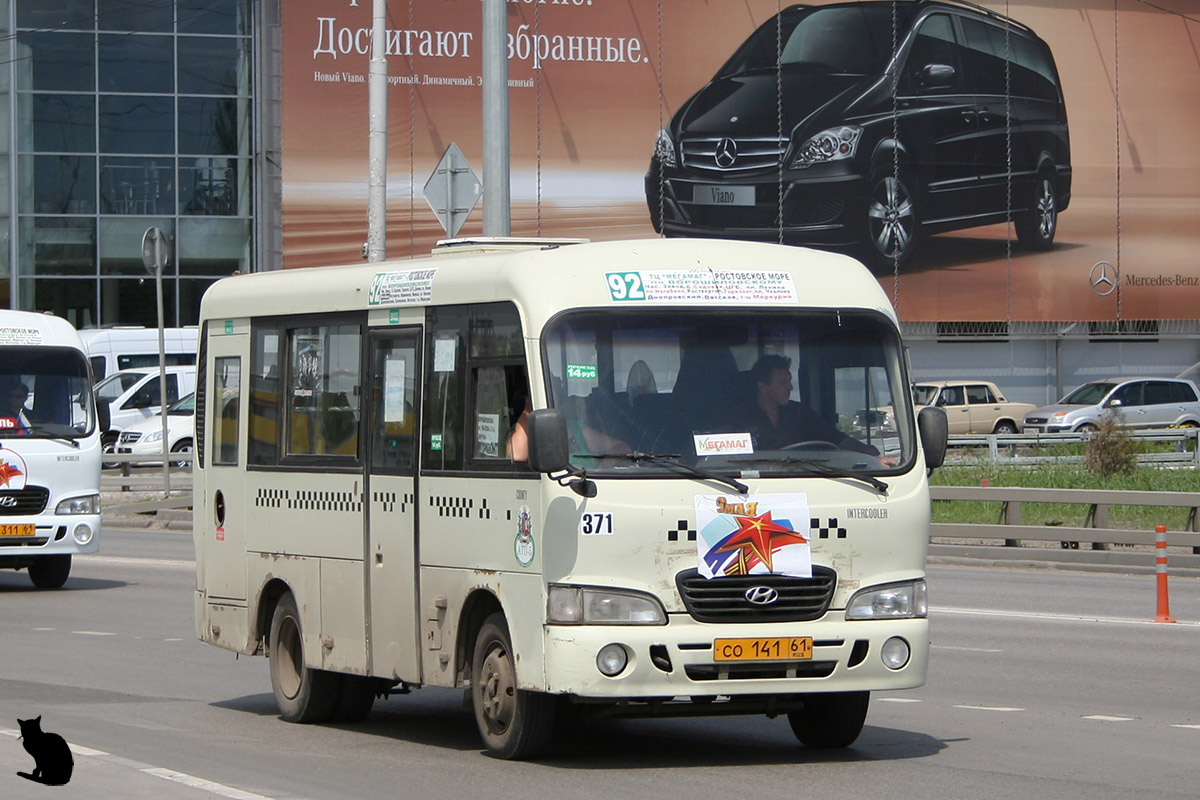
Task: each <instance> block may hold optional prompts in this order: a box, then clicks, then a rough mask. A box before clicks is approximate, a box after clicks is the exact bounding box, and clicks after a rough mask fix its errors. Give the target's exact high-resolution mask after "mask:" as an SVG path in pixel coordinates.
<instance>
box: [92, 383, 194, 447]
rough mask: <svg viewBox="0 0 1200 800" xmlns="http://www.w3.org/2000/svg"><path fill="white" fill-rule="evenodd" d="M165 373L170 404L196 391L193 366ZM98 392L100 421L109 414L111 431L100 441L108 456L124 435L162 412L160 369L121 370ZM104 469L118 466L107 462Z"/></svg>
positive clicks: (100, 385)
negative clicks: (127, 430)
mask: <svg viewBox="0 0 1200 800" xmlns="http://www.w3.org/2000/svg"><path fill="white" fill-rule="evenodd" d="M166 371H167V397H166V400H167V403H168V404H170V403H173V402H175V401H176V400H178V399H179V398H180V397H182V396H184V395H186V394H189V393H191V392H194V391H195V390H196V368H195V367H194V366H188V367H167V368H166ZM95 392H96V405H97V407H98V411H99V412H100V418H101V419H102V420H103V419H105V414H107V419H108V427H107V429H106V430H105V431H104V433H103V435H102V437H101V441H102V442H103V447H104V452H106V453H113V452H116V445H117V438H118V437H119V436H120V434H121V431H123V430H125V429H126V428H128V427H129V426H130V425H135V424H137V423H139V422H142V421H144V420H146V419H149V418H150V417H152V416H154V415H155V414H160V413H162V410H163V406H162V404H161V400H160V391H159V376H158V367H139V368H137V369H123V370H119V371H117V372H114V373H113V374H111V375H109V376H108V377H107V378H105V379H104V380H102V381H100V382H99V383H97V384H96V386H95ZM105 408H106V409H107V410H104V409H105ZM104 466H105V467H112V466H116V462H105V463H104Z"/></svg>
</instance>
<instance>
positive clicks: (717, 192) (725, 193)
mask: <svg viewBox="0 0 1200 800" xmlns="http://www.w3.org/2000/svg"><path fill="white" fill-rule="evenodd" d="M692 202H693V203H695V204H696V205H698V206H752V205H754V187H753V186H724V185H721V186H714V185H712V184H709V183H698V184H696V185H695V186H694V187H692Z"/></svg>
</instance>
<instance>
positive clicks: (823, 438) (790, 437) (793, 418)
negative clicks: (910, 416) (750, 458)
mask: <svg viewBox="0 0 1200 800" xmlns="http://www.w3.org/2000/svg"><path fill="white" fill-rule="evenodd" d="M750 377H751V379H752V380H753V382H754V388H755V394H754V398H753V400H751V401H749V402H743V403H740V404H738V405H737V406H735V409H734V412H733V413H734V415H736V419H737V420H738V421H737V422H736V423H735V424H736V425H739V426H743V427H744V428H745V429H746V430H747V431H748V432H749V433H750V434H751V435H753V436H754V442H755V448H756V449H758V450H778V449H780V448H782V447H786V446H788V445H792V444H799V443H800V442H813V441H818V442H830V443H831V444H834V445H836V446H837V447H840V448H841V449H843V450H854V451H856V452H859V453H866V454H867V455H872V456H878V455H879V451H878V450H877V449H875V448H874V447H872V446H871V445H869V444H864V443H862V442H860V441H858V440H857V439H855V438H854V437H853V436H847V435H846V434H844V433H842V432H841V431H839V430H838V429H837V428H836V427H835V426H833V425H831V424H830V423H828V422H826V421H825V420H824V419H822V418H821V416H820V415H818V414H817V413H816V412H815V411H813V410H811V409H810V408H809V407H808V406H807V405H805V404H803V403H795V402H792V400H791V395H792V387H793V384H792V360H791V359H790V358H787V357H786V356H780V355H765V356H763V357H762V358H760V359H759V360H758V361H757V362H755V364H754V366H753V367H751V368H750Z"/></svg>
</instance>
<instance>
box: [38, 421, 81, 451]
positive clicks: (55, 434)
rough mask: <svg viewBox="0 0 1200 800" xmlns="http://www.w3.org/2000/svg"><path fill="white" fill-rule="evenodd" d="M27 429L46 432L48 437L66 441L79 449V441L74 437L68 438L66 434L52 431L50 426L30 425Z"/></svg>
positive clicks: (41, 432)
mask: <svg viewBox="0 0 1200 800" xmlns="http://www.w3.org/2000/svg"><path fill="white" fill-rule="evenodd" d="M25 430H27V431H29V432H30V433H40V434H44V435H45V437H46V438H47V439H53V440H55V441H58V442H66V443H67V444H69V445H71V447H74V448H75V449H76V450H78V449H79V442H77V441H75V440H74V439H68V438H67V437H66V436H61V435H59V434H57V433H51V432H50V429H49V428H43V427H42V426H40V425H30V426H28V427H26V428H25Z"/></svg>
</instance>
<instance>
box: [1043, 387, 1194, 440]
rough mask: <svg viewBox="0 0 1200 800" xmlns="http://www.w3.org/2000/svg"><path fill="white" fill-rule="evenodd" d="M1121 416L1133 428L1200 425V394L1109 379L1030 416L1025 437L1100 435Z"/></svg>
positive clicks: (1186, 389) (1188, 389) (1080, 389)
mask: <svg viewBox="0 0 1200 800" xmlns="http://www.w3.org/2000/svg"><path fill="white" fill-rule="evenodd" d="M1114 413H1115V414H1117V418H1118V420H1119V421H1120V424H1121V425H1122V426H1124V427H1127V428H1168V427H1172V426H1178V427H1196V426H1200V390H1197V388H1196V384H1194V383H1192V382H1191V381H1189V380H1180V379H1178V378H1109V379H1108V380H1105V381H1092V382H1089V383H1085V384H1083V385H1082V386H1080V387H1078V388H1077V389H1075V390H1074V391H1072V392H1071V393H1070V394H1068V395H1067V396H1066V397H1064V398H1063V399H1061V400H1059V401H1058V402H1057V403H1055V404H1054V405H1050V406H1042V407H1041V408H1035V409H1034V410H1033V411H1030V412H1029V413H1028V414H1026V415H1025V421H1024V423H1023V425H1022V427H1021V430H1022V431H1023V432H1025V433H1062V432H1068V431H1080V430H1085V431H1086V430H1095V429H1096V428H1097V426H1098V425H1099V424H1100V420H1101V419H1103V418H1104V417H1106V416H1108V415H1109V414H1114Z"/></svg>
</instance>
